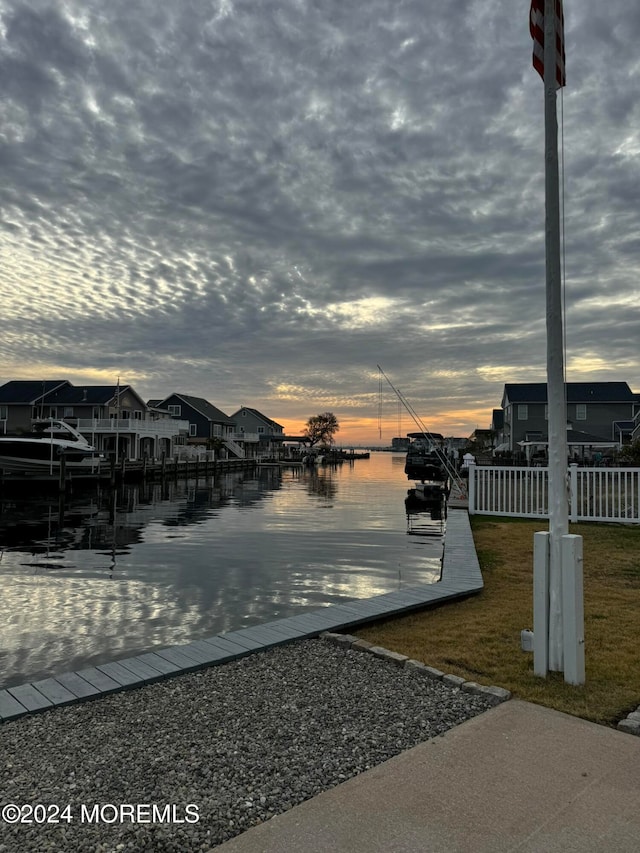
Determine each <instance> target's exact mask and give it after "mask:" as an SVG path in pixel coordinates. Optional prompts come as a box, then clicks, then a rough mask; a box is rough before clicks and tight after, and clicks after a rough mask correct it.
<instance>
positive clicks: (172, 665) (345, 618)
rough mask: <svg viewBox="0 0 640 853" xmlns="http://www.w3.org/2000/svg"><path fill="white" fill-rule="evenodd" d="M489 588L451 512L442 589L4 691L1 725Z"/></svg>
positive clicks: (303, 617) (414, 590)
mask: <svg viewBox="0 0 640 853" xmlns="http://www.w3.org/2000/svg"><path fill="white" fill-rule="evenodd" d="M482 587H483V581H482V574H481V572H480V565H479V563H478V558H477V555H476V551H475V547H474V544H473V537H472V535H471V526H470V524H469V516H468V514H467V512H466V511H465V510H451V511H450V512H449V514H448V518H447V527H446V531H445V543H444V554H443V561H442V574H441V579H440V580H439V581H438V582H436V583H432V584H416V585H413V586H410V587H404V588H401V589H398V590H395V591H393V592H388V593H384V594H382V595H376V596H374V597H372V598H363V599H356V600H353V601H347V602H345V603H344V604H336V605H331V606H329V607H321V608H318V609H317V610H312V611H311V612H309V613H301V614H299V615H298V616H290V617H288V618H286V619H276V620H273V621H271V622H267V623H265V624H262V625H255V626H252V627H250V628H240V629H239V630H237V631H229V632H226V633H223V634H217V635H215V636H213V637H209V638H207V639H205V640H196V641H194V642H191V643H185V644H182V645H178V646H171V647H169V648H165V649H159V650H156V649H154V650H153V651H151V652H147V653H145V654H141V655H136V656H132V657H128V658H123V659H120V660H117V661H113V662H110V663H105V664H98V665H96V666H95V667H87V668H85V669H81V670H79V671H77V672H67V673H62V674H61V675H55V676H53V677H50V678H45V679H42V680H39V681H35V682H30V683H27V684H22V685H19V686H17V687H8V688H5V689H2V690H0V721H2V722H4V721H8V720H14V719H16V718H18V717H21V716H24V715H25V714H30V713H36V712H39V711H44V710H47V709H50V708H54V707H61V706H63V705H69V704H71V703H73V702H81V701H86V700H88V699H96V698H99V697H100V696H102V695H106V694H108V693H114V692H116V691H119V690H127V689H131V688H134V687H139V686H142V685H144V684H150V683H151V682H154V681H159V680H161V679H163V678H170V677H173V676H175V675H181V674H183V673H187V672H193V671H194V670H197V669H203V668H205V667H209V666H216V665H218V664H222V663H227V662H229V661H232V660H235V659H237V658H240V657H244V656H245V655H249V654H253V653H254V652H257V651H263V650H265V649H269V648H273V647H274V646H279V645H282V644H283V643H288V642H291V641H292V640H297V639H306V638H312V637H318V636H319V635H320V634H322V633H323V632H325V631H330V632H345V631H346V632H349V631H350V630H353V629H354V628H357V627H358V626H359V625H365V624H367V623H370V622H374V621H376V620H379V619H382V618H386V617H390V616H399V615H403V614H406V613H409V612H411V611H414V610H419V609H423V608H425V607H429V606H430V605H433V604H440V603H442V602H445V601H454V600H456V599H458V598H463V597H467V596H469V595H473V594H475V593H478V592H480V590H481V589H482Z"/></svg>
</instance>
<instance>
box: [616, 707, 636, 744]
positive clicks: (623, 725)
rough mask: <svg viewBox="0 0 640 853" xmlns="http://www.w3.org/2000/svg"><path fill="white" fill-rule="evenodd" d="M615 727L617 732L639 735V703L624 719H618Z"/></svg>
mask: <svg viewBox="0 0 640 853" xmlns="http://www.w3.org/2000/svg"><path fill="white" fill-rule="evenodd" d="M616 728H617V729H618V731H619V732H626V733H627V734H629V735H636V736H638V737H640V705H638V707H637V708H636V710H635V711H632V712H631V713H630V714H627V716H626V717H625V718H624V720H620V722H619V723H618V725H617V726H616Z"/></svg>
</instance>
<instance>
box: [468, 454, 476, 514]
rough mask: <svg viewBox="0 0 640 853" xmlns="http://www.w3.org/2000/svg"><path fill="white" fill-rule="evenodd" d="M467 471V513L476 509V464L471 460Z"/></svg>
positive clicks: (472, 512) (471, 512)
mask: <svg viewBox="0 0 640 853" xmlns="http://www.w3.org/2000/svg"><path fill="white" fill-rule="evenodd" d="M467 470H468V471H469V515H474V513H475V511H476V466H475V464H474V463H473V462H472V463H471V464H470V465H469V468H468V469H467Z"/></svg>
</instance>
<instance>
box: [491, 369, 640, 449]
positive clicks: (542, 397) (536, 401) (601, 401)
mask: <svg viewBox="0 0 640 853" xmlns="http://www.w3.org/2000/svg"><path fill="white" fill-rule="evenodd" d="M566 393H567V430H568V432H567V440H568V443H569V445H570V448H571V447H573V448H578V447H581V448H584V447H595V446H599V447H601V448H606V447H615V446H617V445H619V444H620V443H621V442H622V433H621V429H620V425H621V424H622V423H623V422H628V421H630V420H632V418H633V411H634V399H635V395H634V394H633V392H632V391H631V389H630V388H629V386H628V384H627V383H626V382H568V383H567V385H566ZM502 410H503V412H504V421H503V432H502V436H501V438H502V439H503V441H502V442H501V444H500V445H499V446H501V447H503V449H504V450H509V451H511V452H512V453H517V452H518V451H520V450H521V449H522V448H523V447H525V446H529V447H532V446H534V445H535V446H540V447H542V446H544V445H546V444H547V443H548V433H549V430H548V423H549V422H548V417H549V415H548V402H547V385H546V383H545V382H532V383H522V384H515V383H513V384H507V385H505V386H504V393H503V396H502Z"/></svg>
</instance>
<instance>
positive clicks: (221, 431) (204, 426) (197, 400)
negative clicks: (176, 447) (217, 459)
mask: <svg viewBox="0 0 640 853" xmlns="http://www.w3.org/2000/svg"><path fill="white" fill-rule="evenodd" d="M148 405H149V406H151V407H152V408H153V409H155V410H156V411H160V412H162V411H164V412H167V413H168V414H169V416H170V417H172V418H175V419H177V420H181V421H187V424H188V426H187V429H188V433H187V443H188V444H192V445H202V446H203V447H206V448H208V449H214V447H215V444H216V443H217V441H216V440H218V442H221V443H222V444H224V446H225V448H226V450H228V451H230V452H231V453H232V455H234V456H237V457H241V458H242V457H244V455H245V454H244V449H243V448H242V446H241V445H240V444H238V443H237V442H236V441H234V433H235V424H234V421H233V420H232V419H231V418H230V417H229V416H228V415H225V413H224V412H223V411H221V410H220V409H218V408H216V406H214V405H213V404H212V403H210V402H209V401H208V400H205V399H204V397H194V396H193V395H191V394H182V393H178V392H174V393H173V394H169V396H168V397H165V398H164V399H163V400H149V401H148ZM218 449H220V448H218Z"/></svg>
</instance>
